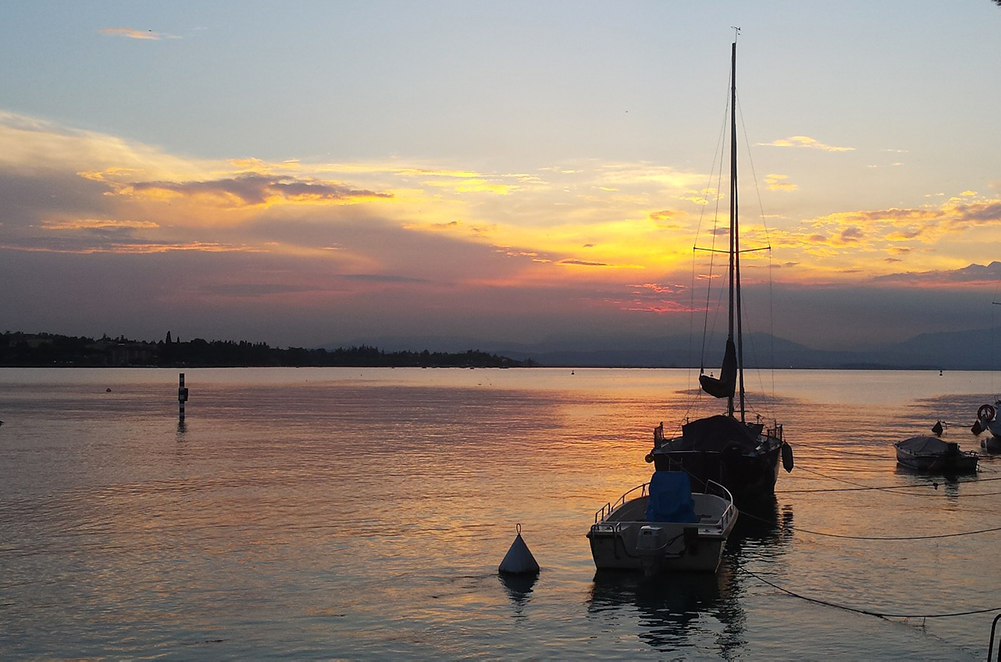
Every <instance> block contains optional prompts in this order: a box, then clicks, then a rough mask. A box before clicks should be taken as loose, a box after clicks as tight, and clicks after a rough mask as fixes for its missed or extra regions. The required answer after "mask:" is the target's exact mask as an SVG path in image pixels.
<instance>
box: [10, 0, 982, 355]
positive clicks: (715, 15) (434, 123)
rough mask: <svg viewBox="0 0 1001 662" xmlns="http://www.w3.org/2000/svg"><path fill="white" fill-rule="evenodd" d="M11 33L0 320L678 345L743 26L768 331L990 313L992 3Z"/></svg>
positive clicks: (124, 7) (113, 11)
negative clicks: (671, 341) (673, 338)
mask: <svg viewBox="0 0 1001 662" xmlns="http://www.w3.org/2000/svg"><path fill="white" fill-rule="evenodd" d="M0 17H2V18H3V20H2V21H0V37H2V38H0V55H2V57H0V70H2V72H3V80H4V81H5V84H4V85H3V86H2V87H0V191H2V196H0V199H2V201H3V204H2V206H0V277H2V278H3V281H4V283H5V286H4V288H2V291H0V310H2V311H3V324H2V325H0V326H2V327H3V330H12V331H13V330H22V331H29V332H30V331H49V332H55V333H65V334H70V335H100V334H102V333H108V334H112V335H119V334H124V335H126V336H130V337H136V338H142V339H158V338H161V337H163V336H164V335H165V333H166V332H167V330H170V331H171V332H172V333H173V335H174V336H175V337H185V338H190V337H193V336H200V337H204V338H207V339H247V340H252V341H260V340H264V341H267V342H269V343H272V344H276V345H282V346H286V345H297V346H314V345H319V344H322V343H328V342H334V343H337V342H344V341H349V340H350V341H353V340H363V339H365V338H367V337H369V338H377V337H382V336H401V337H405V336H408V335H409V336H420V337H427V336H442V337H444V336H467V337H474V338H481V339H484V340H487V341H495V342H496V341H509V342H512V343H514V342H532V341H538V340H541V339H543V338H546V337H563V336H566V337H571V336H572V337H586V336H593V337H601V338H615V337H625V336H632V335H639V336H643V335H646V336H650V335H655V334H672V333H679V332H686V331H687V330H688V328H689V311H690V310H691V309H692V308H693V306H697V305H698V304H695V303H693V302H694V301H695V297H693V291H692V288H693V285H695V286H696V287H699V286H700V283H701V282H703V281H704V280H705V278H704V277H705V276H707V275H708V268H709V265H708V262H707V260H708V257H707V256H706V254H698V253H693V250H692V249H693V246H695V245H696V244H698V245H699V246H700V247H707V246H710V245H712V243H713V241H715V242H716V245H717V246H722V245H723V244H725V242H726V241H727V238H726V233H725V226H726V206H727V201H726V200H725V199H724V198H722V196H720V195H719V192H718V190H717V188H716V187H717V183H716V181H715V179H714V178H713V176H712V175H713V173H714V172H715V171H718V170H719V169H720V167H721V162H722V164H723V166H722V167H723V168H724V170H725V168H726V167H727V166H726V164H725V160H722V161H721V159H722V157H723V155H724V151H725V149H724V148H723V147H722V143H721V140H722V137H721V129H722V126H723V123H724V122H723V119H724V113H725V110H726V90H727V85H728V75H729V55H730V41H731V39H732V35H733V33H732V30H731V29H730V26H731V25H740V26H741V27H742V30H743V31H742V34H741V36H740V38H739V40H738V96H739V111H740V115H739V130H740V131H741V132H742V133H744V135H742V137H741V140H742V143H741V149H742V151H749V153H750V159H749V160H745V161H742V163H741V171H742V181H743V182H744V184H745V186H742V189H741V201H742V223H743V228H744V229H743V232H742V237H741V240H742V244H743V245H744V246H745V247H750V246H765V245H770V246H771V248H772V250H771V251H770V252H762V253H749V254H747V256H746V259H745V263H744V270H743V274H744V279H745V282H746V283H747V289H748V296H749V300H751V301H755V302H757V303H760V302H761V301H762V299H763V298H764V294H765V293H767V292H770V293H771V297H772V298H773V299H774V300H775V302H774V306H775V308H774V310H775V319H774V321H773V322H772V325H773V327H774V328H773V331H774V332H775V333H776V335H779V336H782V337H785V338H789V339H791V340H795V341H798V342H802V343H804V344H807V345H810V346H814V347H824V346H832V347H834V346H850V345H852V344H855V343H859V342H868V341H880V340H888V339H893V338H896V339H900V340H902V339H905V338H907V337H910V336H912V335H915V334H916V333H920V332H923V331H939V330H950V329H969V328H979V327H985V326H989V325H990V324H991V312H990V302H991V297H992V296H994V293H995V291H996V289H997V283H998V282H999V277H1001V268H999V265H997V264H995V265H992V262H993V261H994V260H995V259H996V258H997V257H998V252H997V246H998V245H999V244H1001V193H999V191H998V186H999V184H1001V156H999V150H998V149H997V146H998V145H999V144H1001V135H999V134H1001V130H999V128H998V127H999V123H998V122H997V119H996V110H997V108H999V107H1001V90H999V88H998V86H997V85H994V84H992V81H994V80H995V79H996V73H997V67H998V64H999V61H998V57H997V49H996V35H997V34H999V29H1001V8H999V7H997V6H996V5H995V4H994V3H992V2H990V1H989V0H980V1H973V0H971V1H969V2H963V3H940V2H931V1H924V2H903V1H897V0H893V1H888V2H883V3H871V2H861V1H860V2H845V3H837V4H816V3H810V4H808V5H789V4H787V3H779V2H763V3H753V4H748V3H742V2H719V3H712V4H711V5H709V4H705V5H704V4H703V3H673V2H665V3H653V2H625V3H614V4H609V3H601V2H582V3H578V2H574V3H570V2H550V3H536V2H477V3H468V2H458V1H455V2H440V1H432V2H426V3H408V2H381V1H375V2H365V3H357V2H295V3H250V4H247V3H242V2H240V3H237V2H213V3H196V2H174V3H169V4H136V3H116V2H112V3H101V4H98V5H86V6H84V5H75V4H66V3H54V2H47V1H44V0H43V1H40V2H32V3H16V4H15V3H7V4H6V5H5V6H4V7H3V9H0ZM746 148H749V150H748V149H746ZM717 207H718V208H719V210H720V214H719V216H718V218H716V220H715V221H714V211H715V210H716V209H717ZM693 271H694V272H695V273H694V274H693ZM714 273H715V274H717V275H718V273H719V264H718V263H717V265H716V266H715V267H714ZM863 293H864V295H862V294H863ZM930 311H934V314H930ZM416 349H419V348H416Z"/></svg>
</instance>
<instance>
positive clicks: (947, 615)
mask: <svg viewBox="0 0 1001 662" xmlns="http://www.w3.org/2000/svg"><path fill="white" fill-rule="evenodd" d="M740 570H742V571H743V572H746V573H747V574H749V575H750V576H752V577H754V578H755V579H757V580H758V581H760V582H762V583H764V584H768V585H769V586H771V587H772V588H774V589H776V590H778V591H781V592H783V593H785V594H787V595H791V596H792V597H794V598H799V599H800V600H805V601H807V602H812V603H814V604H818V605H823V606H825V607H834V608H835V609H842V610H844V611H851V612H854V613H856V614H865V615H867V616H876V617H877V618H952V617H954V616H972V615H974V614H986V613H989V612H995V611H1001V606H999V607H989V608H985V609H969V610H966V611H954V612H949V613H940V614H894V613H891V612H883V611H877V610H875V609H862V608H861V607H851V606H848V605H842V604H838V603H837V602H831V601H830V600H821V599H820V598H812V597H810V596H807V595H803V594H801V593H796V592H795V591H791V590H789V589H787V588H785V587H783V586H780V585H778V584H776V583H775V582H772V581H770V580H768V579H765V578H764V577H762V576H761V575H759V574H758V573H756V572H754V571H752V570H748V569H747V568H743V567H742V568H740Z"/></svg>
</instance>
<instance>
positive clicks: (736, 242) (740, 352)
mask: <svg viewBox="0 0 1001 662" xmlns="http://www.w3.org/2000/svg"><path fill="white" fill-rule="evenodd" d="M737 34H740V31H739V30H738V32H737ZM732 69H733V71H732V72H731V73H732V75H733V90H732V91H731V95H732V96H731V99H730V103H731V104H732V106H731V108H732V110H733V113H732V115H733V117H732V118H731V133H730V135H731V136H732V137H733V147H732V148H731V156H732V157H733V178H732V179H731V186H732V187H733V193H732V195H731V196H730V200H731V201H732V204H733V264H734V270H733V271H734V282H735V289H736V294H735V296H734V299H735V301H736V304H737V306H736V308H737V313H736V315H737V379H738V384H737V388H738V390H739V391H740V422H741V423H743V422H744V330H743V319H744V315H743V307H742V303H743V299H742V297H741V296H740V205H739V204H738V200H737V195H738V194H737V38H736V36H735V37H734V38H733V66H732Z"/></svg>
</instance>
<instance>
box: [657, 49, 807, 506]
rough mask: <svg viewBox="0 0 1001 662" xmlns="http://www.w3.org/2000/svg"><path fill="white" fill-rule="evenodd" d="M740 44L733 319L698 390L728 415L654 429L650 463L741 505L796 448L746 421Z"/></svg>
mask: <svg viewBox="0 0 1001 662" xmlns="http://www.w3.org/2000/svg"><path fill="white" fill-rule="evenodd" d="M736 76H737V40H736V37H735V38H734V41H733V44H732V49H731V60H730V232H729V235H730V246H729V250H728V251H727V253H728V255H729V270H728V285H729V299H728V305H729V318H728V327H727V329H728V330H727V339H726V345H725V348H724V353H723V363H722V368H721V370H720V374H719V377H712V376H710V375H706V374H704V371H703V374H700V375H699V385H700V386H701V389H702V390H703V391H705V392H706V393H708V394H709V395H711V396H713V397H715V398H719V399H722V400H726V413H720V414H716V415H712V416H708V417H705V418H699V419H696V420H690V421H687V422H686V423H684V424H683V425H682V426H681V435H680V436H676V437H673V438H667V437H665V436H664V424H663V423H661V424H660V425H659V426H658V427H657V428H655V429H654V445H653V450H651V451H650V452H649V453H648V454H647V456H646V461H647V462H652V463H653V464H654V466H655V467H656V469H657V471H684V472H686V473H687V474H688V475H689V476H690V477H691V480H692V489H693V491H696V490H698V491H702V489H703V488H705V487H706V486H708V484H709V483H710V482H716V483H720V484H721V485H723V486H725V487H726V488H727V489H728V490H729V491H730V492H731V493H732V494H733V497H734V500H735V501H736V502H737V503H738V504H740V503H745V504H746V503H749V502H753V501H758V500H761V499H765V498H769V497H772V496H773V495H774V493H775V481H776V480H777V478H778V472H779V460H780V458H781V460H782V464H783V466H784V467H785V469H786V471H792V467H793V457H792V447H791V446H789V444H788V443H786V441H785V440H784V439H783V429H782V425H781V424H779V423H778V422H777V421H772V422H771V424H770V425H766V423H763V422H762V421H760V420H757V419H756V420H755V422H748V421H747V420H746V416H747V415H746V393H745V390H744V352H743V338H742V324H741V295H740V254H741V248H740V232H739V215H738V204H737V202H738V200H737V117H736V105H737V83H736Z"/></svg>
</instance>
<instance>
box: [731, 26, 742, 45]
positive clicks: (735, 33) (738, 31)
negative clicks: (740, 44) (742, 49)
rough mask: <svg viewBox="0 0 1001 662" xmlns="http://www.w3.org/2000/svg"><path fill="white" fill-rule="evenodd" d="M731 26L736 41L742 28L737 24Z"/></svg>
mask: <svg viewBox="0 0 1001 662" xmlns="http://www.w3.org/2000/svg"><path fill="white" fill-rule="evenodd" d="M730 27H731V28H733V40H734V42H736V41H737V37H738V36H739V35H740V28H738V27H737V26H736V25H731V26H730Z"/></svg>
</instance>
